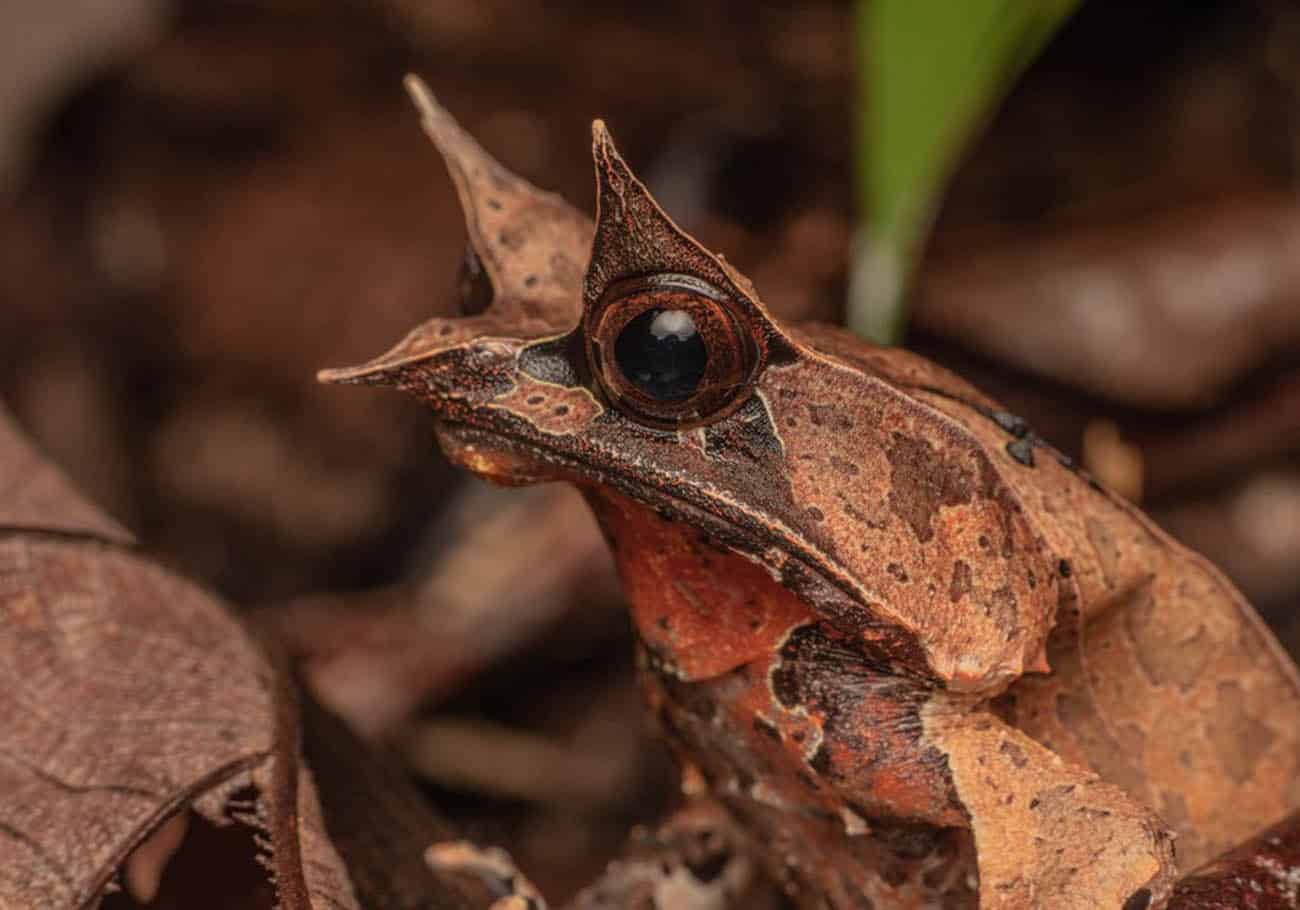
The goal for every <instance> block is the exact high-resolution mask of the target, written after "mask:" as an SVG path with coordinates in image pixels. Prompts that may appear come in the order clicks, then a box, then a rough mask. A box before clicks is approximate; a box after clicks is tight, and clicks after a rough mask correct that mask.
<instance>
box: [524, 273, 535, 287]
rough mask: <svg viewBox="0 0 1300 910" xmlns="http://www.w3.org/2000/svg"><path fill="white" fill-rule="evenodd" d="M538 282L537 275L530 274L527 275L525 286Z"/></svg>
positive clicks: (531, 285)
mask: <svg viewBox="0 0 1300 910" xmlns="http://www.w3.org/2000/svg"><path fill="white" fill-rule="evenodd" d="M536 284H537V276H536V275H528V276H527V277H525V278H524V287H526V288H531V287H533V286H534V285H536Z"/></svg>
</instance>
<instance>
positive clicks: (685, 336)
mask: <svg viewBox="0 0 1300 910" xmlns="http://www.w3.org/2000/svg"><path fill="white" fill-rule="evenodd" d="M614 362H615V363H616V364H617V365H618V368H619V371H620V372H622V374H623V376H624V378H626V379H629V380H631V381H632V384H633V385H635V386H636V387H637V388H638V389H640V390H641V391H642V392H644V393H645V394H646V395H649V396H650V397H651V398H653V399H655V400H657V401H681V400H682V399H685V398H690V397H691V395H693V394H694V393H695V390H696V389H697V388H699V385H700V380H702V379H703V378H704V372H705V369H706V368H707V367H708V365H709V349H708V347H706V346H705V344H704V339H703V338H702V337H700V333H699V331H698V330H697V329H696V328H695V320H694V319H692V318H691V314H690V312H689V311H688V310H661V309H658V308H655V309H649V310H646V311H645V312H643V313H642V314H641V315H640V316H638V317H636V318H635V319H633V320H632V321H631V322H629V323H628V324H627V325H625V326H623V331H621V332H619V333H618V339H617V340H616V341H615V342H614Z"/></svg>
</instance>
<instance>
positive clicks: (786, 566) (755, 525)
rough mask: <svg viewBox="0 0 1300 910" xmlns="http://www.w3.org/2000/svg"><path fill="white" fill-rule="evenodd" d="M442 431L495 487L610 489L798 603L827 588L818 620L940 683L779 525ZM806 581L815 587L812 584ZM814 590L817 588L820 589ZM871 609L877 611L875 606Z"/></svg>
mask: <svg viewBox="0 0 1300 910" xmlns="http://www.w3.org/2000/svg"><path fill="white" fill-rule="evenodd" d="M437 425H438V438H439V442H440V444H441V445H442V448H443V451H444V452H445V453H446V454H447V456H448V457H449V458H450V459H451V460H452V461H453V462H455V463H457V464H459V465H461V466H463V467H465V468H467V469H468V470H470V471H472V472H474V473H476V474H479V475H481V476H485V477H487V478H489V479H492V480H496V481H498V482H504V483H514V484H530V483H545V482H549V481H564V482H569V483H573V484H575V485H577V486H579V487H588V488H591V487H600V486H607V487H611V488H613V489H615V490H617V491H618V492H620V493H622V494H624V495H626V496H628V497H630V498H632V499H634V500H635V501H636V502H638V503H639V504H641V505H643V506H645V507H646V508H649V509H654V510H655V511H656V512H658V513H659V514H660V515H662V516H663V517H666V518H669V519H671V520H677V521H684V522H686V523H688V524H691V525H693V526H695V527H699V528H701V529H702V530H704V531H705V533H707V534H708V536H709V537H710V538H711V539H712V540H714V541H716V542H718V543H720V544H722V545H723V546H725V547H727V549H729V550H732V551H733V552H735V553H736V554H738V555H740V556H743V557H745V558H748V559H751V560H754V561H755V562H757V563H758V564H759V565H762V566H763V567H764V568H766V569H767V570H768V571H769V572H771V573H772V576H773V579H774V580H775V581H776V582H777V583H778V584H781V585H783V586H785V587H786V588H789V589H791V590H792V591H794V592H795V594H796V595H798V596H801V597H805V598H806V593H805V592H801V591H799V590H796V589H795V588H794V587H793V586H792V585H791V583H790V581H789V580H788V579H789V578H798V577H800V576H802V577H803V581H804V582H805V586H806V587H822V588H823V589H829V590H830V591H834V592H835V593H837V594H838V595H839V598H826V599H825V601H823V603H821V604H819V608H818V609H817V612H818V613H819V614H820V615H821V616H822V617H823V618H825V619H826V620H827V621H828V622H830V623H831V624H832V625H834V626H837V627H838V628H839V629H840V630H841V631H842V632H844V633H845V634H847V635H850V636H853V637H855V638H859V637H861V635H862V633H863V632H864V625H865V626H867V627H871V628H876V629H879V630H881V631H882V632H885V633H886V635H885V636H882V637H889V638H891V639H894V640H895V641H900V640H901V641H903V642H904V644H902V645H901V646H899V647H895V648H892V649H891V650H893V651H895V652H896V656H900V657H904V660H903V661H902V662H901V663H899V662H897V661H892V660H891V661H890V663H893V664H895V666H896V670H897V672H899V673H900V675H905V676H917V677H923V678H924V679H926V680H927V681H928V682H930V683H933V682H934V681H935V679H936V677H935V676H934V674H933V671H932V670H931V671H929V672H925V673H918V668H920V667H926V668H928V667H929V661H928V660H927V659H926V655H925V649H924V647H923V646H922V645H921V643H920V641H919V640H918V639H917V637H916V635H915V633H914V632H913V631H911V630H909V629H908V628H907V627H905V626H902V625H899V624H897V623H892V622H890V621H889V620H887V619H881V620H878V621H875V622H870V621H864V619H863V616H862V615H861V614H862V613H863V611H866V612H868V613H870V614H871V615H872V616H877V615H879V601H873V600H871V599H869V598H867V597H865V596H864V595H863V592H861V591H858V590H856V589H855V588H854V586H852V585H850V584H848V583H847V582H846V581H845V580H844V579H843V578H842V573H841V572H839V571H836V567H835V566H834V565H833V564H832V563H830V560H829V559H828V557H826V556H825V555H823V554H819V553H817V552H815V551H814V550H812V549H811V548H800V549H798V550H796V549H794V548H791V547H790V546H789V543H788V541H789V540H791V539H793V540H799V535H797V534H796V533H794V532H793V531H792V530H791V529H789V528H787V527H785V526H784V525H774V524H773V523H772V522H770V521H763V520H761V519H758V518H754V519H753V520H751V521H743V520H742V521H737V520H736V519H735V518H733V517H731V516H728V515H726V514H722V513H720V512H719V511H718V510H717V508H716V504H715V503H712V502H711V501H710V500H708V499H707V498H705V497H702V496H701V497H689V496H685V495H682V493H681V492H678V491H676V490H674V489H672V485H671V482H669V481H665V482H664V483H663V484H662V485H661V484H656V483H651V482H647V481H645V480H641V479H639V478H636V477H633V476H631V475H630V474H629V473H627V472H626V471H622V470H619V469H617V468H611V467H605V468H593V467H592V466H590V464H588V463H584V462H581V461H579V460H577V459H576V458H574V457H573V456H571V455H569V454H567V453H565V452H562V451H560V450H558V449H557V448H555V447H553V446H550V445H547V444H546V443H544V442H541V441H539V440H537V439H535V438H532V437H530V436H526V435H524V434H523V433H518V432H512V431H510V430H509V429H503V428H502V429H498V428H492V429H488V428H485V427H483V426H481V425H478V424H473V423H469V422H467V421H463V420H456V419H454V418H449V417H442V416H440V417H438V418H437ZM449 443H450V445H449ZM480 448H482V449H483V450H484V451H490V452H492V453H493V454H494V455H498V456H499V455H500V454H501V453H503V452H504V453H505V454H506V456H507V458H510V457H517V458H519V464H520V465H521V466H523V467H524V468H526V470H523V471H521V472H519V473H513V474H511V473H508V474H504V475H503V474H502V473H500V472H496V473H494V472H492V471H490V470H485V467H486V465H487V464H489V463H490V459H488V458H484V457H483V456H481V455H479V454H478V452H477V450H478V449H480ZM521 450H524V451H521ZM765 527H766V529H767V530H766V531H765V530H764V528H765ZM780 532H784V533H785V538H784V539H782V537H781V533H780ZM773 551H776V552H778V553H780V554H781V557H782V561H781V562H780V563H774V561H773V560H771V559H770V558H764V557H765V556H767V555H769V554H771V553H772V552H773ZM808 576H812V578H813V579H814V581H813V582H812V583H811V584H810V583H809V581H808ZM817 582H820V585H818V584H817ZM834 599H841V602H840V603H838V604H837V603H834V602H833V600H834ZM819 600H820V599H819ZM872 604H875V606H874V607H873V606H871V605H872ZM850 614H852V615H850ZM900 636H901V639H900Z"/></svg>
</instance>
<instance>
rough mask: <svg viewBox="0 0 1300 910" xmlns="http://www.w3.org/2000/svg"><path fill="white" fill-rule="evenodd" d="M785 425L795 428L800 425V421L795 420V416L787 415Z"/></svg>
mask: <svg viewBox="0 0 1300 910" xmlns="http://www.w3.org/2000/svg"><path fill="white" fill-rule="evenodd" d="M785 425H786V426H788V427H790V428H791V429H794V428H795V427H797V426H799V421H797V420H795V419H794V418H793V417H787V418H786V419H785Z"/></svg>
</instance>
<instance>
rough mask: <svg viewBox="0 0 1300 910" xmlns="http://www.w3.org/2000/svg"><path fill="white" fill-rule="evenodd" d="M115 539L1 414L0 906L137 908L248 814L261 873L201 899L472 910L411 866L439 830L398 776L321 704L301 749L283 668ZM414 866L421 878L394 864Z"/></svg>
mask: <svg viewBox="0 0 1300 910" xmlns="http://www.w3.org/2000/svg"><path fill="white" fill-rule="evenodd" d="M47 518H48V521H49V524H48V526H43V525H42V524H41V522H42V521H44V520H46V519H47ZM128 540H129V535H127V534H126V532H124V531H122V529H120V528H119V527H117V526H116V525H115V524H114V523H112V522H111V521H110V520H108V519H106V518H104V517H103V516H101V515H99V514H98V512H97V511H96V510H94V509H93V507H91V506H89V505H88V504H86V503H85V502H84V501H82V500H81V499H80V498H79V497H77V495H76V494H75V493H74V492H73V490H72V488H71V486H70V485H69V484H68V483H67V482H66V481H65V480H64V479H63V478H62V476H61V475H60V474H59V473H58V472H57V470H56V469H54V468H53V467H52V466H50V465H49V464H47V463H45V462H44V461H43V460H42V459H40V457H39V456H37V455H36V454H35V452H34V451H33V450H32V449H31V447H30V446H29V445H28V444H27V443H25V442H24V441H23V439H22V438H21V436H20V435H19V433H18V431H17V430H16V428H15V427H14V426H13V424H12V422H11V421H9V419H8V417H7V415H6V414H5V413H4V412H3V411H0V630H2V632H0V718H3V721H2V724H3V736H0V793H2V794H4V799H3V800H0V907H3V908H24V910H65V908H92V907H97V906H100V904H101V901H102V900H103V899H104V897H105V895H106V894H109V893H110V892H117V891H118V890H119V889H121V890H123V891H124V892H125V893H124V894H120V895H119V894H114V896H113V897H112V898H110V899H109V900H110V902H111V905H112V906H122V904H121V901H122V900H125V899H127V898H130V899H131V900H133V901H137V902H143V903H148V902H149V901H151V900H152V899H153V898H154V896H155V895H157V894H159V890H160V886H161V889H162V892H164V893H166V892H167V891H168V886H167V882H166V879H167V873H166V871H165V870H166V867H167V865H168V860H169V859H170V858H171V857H172V856H173V855H178V851H179V852H181V853H183V852H184V851H185V850H186V849H187V844H186V843H185V841H186V838H187V835H186V830H185V829H186V828H187V827H190V828H194V827H195V826H196V825H197V826H198V827H199V828H201V829H204V830H211V829H212V828H213V827H214V826H215V827H216V828H222V829H227V830H229V829H231V828H232V827H236V826H242V830H243V831H244V834H245V839H246V842H247V844H249V845H255V846H253V850H254V851H255V853H256V855H257V856H258V858H259V859H260V860H261V862H262V864H263V866H264V867H265V868H264V872H263V874H262V875H261V876H260V881H257V882H255V883H254V884H253V885H252V887H251V891H249V892H248V893H239V894H219V895H216V896H215V897H214V895H213V894H210V893H209V894H203V895H198V896H197V897H202V898H203V899H204V900H207V901H211V900H214V899H215V900H216V904H212V905H213V906H241V907H268V908H269V907H271V906H275V907H277V908H284V910H311V908H317V910H319V908H331V910H353V908H358V910H359V908H360V907H362V906H368V907H369V906H403V907H445V908H449V910H450V908H457V907H465V906H469V905H468V904H466V903H464V902H463V901H462V900H461V899H460V898H459V897H458V896H457V894H456V892H454V891H453V890H451V889H449V888H448V887H446V886H445V885H444V883H442V882H441V881H439V880H438V879H437V877H436V876H435V875H434V874H433V873H432V872H430V871H429V870H428V869H427V867H426V866H423V864H422V860H421V857H422V851H423V850H424V848H425V847H427V846H428V845H429V844H430V843H431V842H433V841H435V840H438V839H441V838H444V837H446V836H447V833H446V831H445V829H443V828H441V827H439V825H438V823H437V822H436V821H435V820H432V819H431V818H430V817H428V815H427V812H425V811H424V810H423V808H422V803H421V801H420V799H419V797H418V795H417V794H414V792H413V791H410V790H409V785H408V789H407V790H405V791H402V790H401V789H400V785H401V783H402V782H401V780H400V775H395V774H392V773H387V774H385V773H384V772H382V771H376V770H375V767H374V766H373V762H374V761H375V759H374V758H373V756H371V755H370V754H369V753H368V752H367V751H366V750H365V749H364V747H361V746H360V744H359V743H356V742H355V741H353V740H350V739H348V733H347V731H346V730H345V729H343V728H342V725H341V724H340V723H339V722H337V721H335V720H333V719H331V718H329V716H328V715H325V714H324V712H323V711H320V710H319V709H315V708H314V707H313V708H312V710H311V712H310V715H309V716H310V717H311V718H312V719H313V727H312V729H311V730H309V731H308V732H307V734H306V737H305V739H306V742H305V744H304V735H303V732H302V730H301V728H300V722H299V705H298V701H297V698H296V696H295V693H294V689H293V687H292V685H291V683H290V682H289V680H288V678H287V674H286V673H284V672H282V671H281V670H279V669H278V668H277V667H276V666H274V665H273V664H272V662H271V661H269V660H268V658H267V657H266V655H265V654H264V652H263V651H262V650H261V648H260V647H259V646H258V645H257V644H256V643H255V642H254V641H253V640H252V639H251V638H250V636H249V635H248V634H247V633H246V632H245V630H244V628H243V627H242V626H241V625H240V623H239V622H238V621H237V620H236V619H235V618H234V617H233V616H232V615H231V614H230V613H229V612H228V610H227V609H226V608H225V606H224V605H223V604H222V603H221V602H220V601H219V600H218V599H217V598H215V597H213V596H212V595H210V594H208V593H206V592H204V591H203V590H202V589H200V588H199V587H197V586H195V585H193V584H191V583H190V582H188V581H186V580H184V579H182V578H180V577H178V576H176V575H175V574H173V573H171V572H169V571H168V570H166V569H164V568H162V567H160V566H158V565H156V564H154V563H152V562H151V561H149V560H148V559H147V558H146V557H145V556H144V555H143V554H141V553H140V552H138V551H137V550H135V549H134V548H132V547H129V546H126V545H125V542H126V541H128ZM304 749H305V751H307V752H308V753H310V754H311V755H312V756H313V758H314V759H316V760H317V761H318V766H319V767H320V768H321V770H322V773H324V774H325V775H326V776H327V778H328V779H329V780H330V781H331V782H333V783H335V784H336V786H334V787H333V791H334V794H335V798H334V800H333V801H332V802H329V803H325V804H322V801H321V799H320V798H319V796H318V791H317V788H316V785H315V783H314V776H313V774H312V772H311V771H310V770H309V769H308V767H307V765H306V764H305V763H304V762H303V760H302V757H301V755H302V752H303V751H304ZM340 756H342V757H345V759H346V764H345V765H343V766H340V765H339V762H340V761H341V760H342V759H341V758H340ZM394 793H396V795H394ZM395 807H402V808H400V809H399V808H395ZM336 844H337V845H342V847H341V849H342V851H343V852H345V853H346V854H347V855H348V856H349V857H351V859H352V868H351V869H350V868H349V863H348V861H346V860H345V859H344V858H343V856H341V855H340V848H338V847H336ZM404 864H405V866H404ZM413 865H415V866H418V867H419V870H420V871H419V876H420V877H419V880H418V882H417V884H415V885H412V884H410V882H409V881H407V880H406V879H402V877H401V876H397V877H396V878H392V877H391V876H389V875H388V873H390V872H391V871H392V870H400V869H402V868H404V867H407V868H409V867H411V866H413ZM359 871H360V872H361V873H362V874H361V875H358V872H359ZM238 878H239V877H238V876H231V877H229V880H228V881H223V880H222V877H221V872H220V871H217V872H216V873H215V874H214V875H210V876H209V877H208V881H207V884H206V886H205V887H206V888H208V889H211V888H212V882H213V881H216V882H221V883H222V884H223V885H225V886H227V887H231V888H233V887H236V886H235V884H233V881H234V880H235V879H238ZM354 879H357V880H360V881H362V883H363V885H364V887H363V888H361V889H358V888H357V887H356V886H354ZM399 886H400V887H402V888H403V889H404V890H403V891H402V894H403V895H405V896H406V897H407V898H411V899H409V900H403V901H398V900H397V898H396V897H394V895H396V894H397V893H398V892H397V890H396V889H397V888H398V887H399ZM173 890H175V887H174V888H173ZM195 897H196V896H195V895H187V894H184V893H176V894H173V895H170V896H169V899H170V900H173V901H175V902H176V903H179V904H180V905H183V906H193V905H194V903H193V902H192V900H191V898H195ZM132 905H133V906H138V905H139V903H136V904H132Z"/></svg>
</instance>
